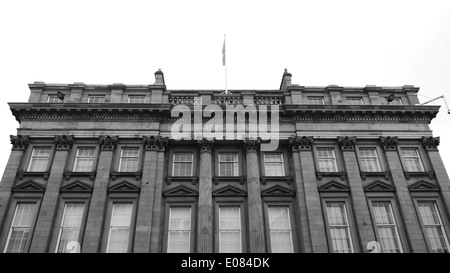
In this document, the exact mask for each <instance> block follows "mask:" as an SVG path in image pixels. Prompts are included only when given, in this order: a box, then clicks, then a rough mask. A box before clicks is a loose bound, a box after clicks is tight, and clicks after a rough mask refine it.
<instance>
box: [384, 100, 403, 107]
mask: <svg viewBox="0 0 450 273" xmlns="http://www.w3.org/2000/svg"><path fill="white" fill-rule="evenodd" d="M386 102H388V98H386ZM388 104H389V105H403V102H402V99H401V98H394V100H393V101H391V102H388Z"/></svg>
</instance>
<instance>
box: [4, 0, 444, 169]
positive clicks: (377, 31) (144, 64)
mask: <svg viewBox="0 0 450 273" xmlns="http://www.w3.org/2000/svg"><path fill="white" fill-rule="evenodd" d="M224 34H226V35H227V45H226V46H227V70H228V88H229V89H277V88H279V85H280V82H281V76H282V74H283V70H284V68H287V69H288V71H289V72H291V73H292V75H293V77H292V82H293V83H295V84H299V85H304V86H326V85H329V84H337V85H340V86H366V85H369V84H371V85H378V86H403V85H414V86H418V87H420V88H421V89H420V92H419V94H421V95H423V96H419V98H420V100H421V102H425V101H427V100H428V99H427V97H428V98H435V97H437V96H440V95H446V96H447V97H446V98H447V101H448V102H449V103H450V1H448V0H444V1H392V0H391V1H380V0H378V1H361V0H359V1H317V0H316V1H299V0H295V1H280V0H278V1H261V0H259V1H243V0H241V1H230V0H227V1H211V0H209V1H192V0H189V1H167V0H165V1H161V0H158V1H130V0H128V1H92V0H91V1H81V0H77V1H61V0H58V1H43V0H40V1H20V0H16V1H1V2H0V83H1V87H0V88H1V98H0V114H1V116H2V117H3V118H2V119H1V122H2V124H3V127H2V130H1V134H0V174H1V173H2V172H3V170H4V168H5V166H6V162H7V160H8V157H9V154H10V151H11V144H10V142H9V135H10V134H14V135H15V134H16V133H17V131H16V129H17V128H18V127H19V124H18V122H17V121H16V120H15V118H14V117H13V116H12V114H11V111H10V110H9V107H8V105H7V102H26V101H27V100H28V96H29V89H28V83H32V82H34V81H44V82H46V83H73V82H84V83H86V84H111V83H119V82H121V83H124V84H152V83H154V72H155V71H156V70H157V69H159V68H161V69H162V71H163V72H164V77H165V81H166V85H167V87H168V88H169V89H224V86H225V84H224V68H223V66H222V52H221V50H222V44H223V35H224ZM436 104H439V105H442V107H441V110H440V112H439V114H438V115H437V117H436V118H435V119H434V120H433V121H432V124H431V129H433V134H434V136H440V137H441V145H440V146H439V149H440V153H441V156H442V157H443V159H444V162H445V164H446V168H447V170H448V171H450V131H449V129H448V127H449V126H450V115H449V114H447V108H446V107H445V104H444V101H443V100H442V99H440V100H438V101H436Z"/></svg>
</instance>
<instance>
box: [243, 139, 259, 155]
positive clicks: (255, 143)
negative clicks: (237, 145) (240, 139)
mask: <svg viewBox="0 0 450 273" xmlns="http://www.w3.org/2000/svg"><path fill="white" fill-rule="evenodd" d="M260 145H261V140H259V139H248V138H246V139H245V140H244V148H245V150H246V151H247V152H249V151H258V149H259V147H260Z"/></svg>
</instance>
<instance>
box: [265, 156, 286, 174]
mask: <svg viewBox="0 0 450 273" xmlns="http://www.w3.org/2000/svg"><path fill="white" fill-rule="evenodd" d="M264 169H265V172H266V176H284V162H283V154H264Z"/></svg>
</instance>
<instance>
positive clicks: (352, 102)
mask: <svg viewBox="0 0 450 273" xmlns="http://www.w3.org/2000/svg"><path fill="white" fill-rule="evenodd" d="M347 104H350V105H363V104H364V101H363V99H362V98H359V97H358V98H347Z"/></svg>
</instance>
